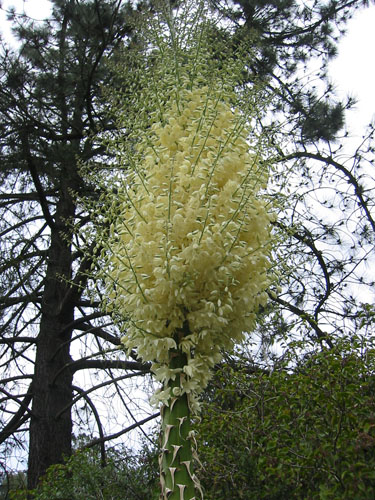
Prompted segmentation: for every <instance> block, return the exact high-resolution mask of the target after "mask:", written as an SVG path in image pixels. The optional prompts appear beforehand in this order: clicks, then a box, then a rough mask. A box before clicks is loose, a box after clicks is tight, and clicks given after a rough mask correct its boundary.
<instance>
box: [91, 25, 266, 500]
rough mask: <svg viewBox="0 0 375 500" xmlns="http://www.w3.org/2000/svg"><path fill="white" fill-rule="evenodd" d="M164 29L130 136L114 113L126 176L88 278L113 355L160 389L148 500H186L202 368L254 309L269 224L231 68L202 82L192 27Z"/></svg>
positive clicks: (206, 369) (261, 287)
mask: <svg viewBox="0 0 375 500" xmlns="http://www.w3.org/2000/svg"><path fill="white" fill-rule="evenodd" d="M169 21H170V19H169ZM168 23H169V22H168ZM168 23H167V25H168V26H169V27H170V23H169V24H168ZM191 26H193V24H192V25H191ZM175 28H176V26H175V25H174V27H173V30H174V31H173V37H172V35H171V37H172V42H171V43H169V42H170V40H169V39H168V35H166V41H165V40H164V38H163V36H162V37H159V38H158V39H157V43H159V44H161V45H162V46H161V47H160V58H159V65H158V64H156V63H153V64H154V66H152V67H151V66H147V65H146V66H145V70H147V71H149V73H147V75H148V76H147V78H146V77H144V78H143V82H144V86H145V90H143V89H141V90H140V92H139V95H138V101H137V102H138V108H137V109H138V110H139V111H140V112H139V116H141V118H142V119H141V118H140V121H139V123H138V122H137V123H136V124H135V126H134V129H133V131H132V127H131V124H130V126H129V124H128V123H126V125H124V124H123V120H126V116H127V115H126V109H125V110H124V112H123V113H122V112H119V119H118V121H119V126H120V127H122V128H126V129H127V132H128V133H127V139H126V141H127V142H126V141H125V140H124V141H123V142H122V141H121V139H120V141H118V140H117V142H116V141H115V142H114V148H115V150H116V152H117V159H118V161H119V164H120V165H126V166H127V170H126V171H125V173H124V174H123V175H122V176H121V175H120V176H119V178H117V181H116V196H115V197H113V203H112V204H111V203H108V200H107V205H108V206H109V209H108V210H109V213H110V215H109V216H108V217H107V218H108V219H110V220H111V221H112V224H111V228H110V232H109V236H108V235H106V237H105V238H103V240H102V241H101V242H100V245H101V246H102V247H103V249H104V252H102V255H104V263H102V268H101V275H102V277H104V281H105V283H106V294H105V295H106V306H107V309H108V310H110V311H111V312H113V313H114V315H115V316H116V317H117V318H119V319H120V323H121V325H122V327H123V328H124V334H123V337H122V344H123V346H124V348H125V350H126V351H128V352H136V354H137V356H138V357H139V358H140V359H142V360H143V361H145V362H151V363H152V370H153V372H154V374H155V378H156V380H157V381H159V382H160V383H161V387H160V389H158V390H157V391H156V393H155V394H154V395H153V397H152V403H153V404H155V405H160V406H161V410H162V411H161V413H162V437H161V448H162V455H161V458H160V465H161V484H162V498H163V499H167V498H168V499H169V500H175V499H176V500H192V499H194V498H195V493H196V492H197V491H200V488H199V482H198V480H197V478H196V476H195V475H194V471H193V455H194V438H193V436H192V434H191V431H190V415H191V414H196V413H198V411H199V394H200V393H201V392H202V391H203V390H204V388H205V387H206V386H207V383H208V381H209V379H210V377H211V371H212V368H213V367H214V365H215V364H216V363H218V362H219V361H220V360H221V358H222V354H223V352H224V351H227V350H231V349H232V348H233V346H234V345H235V344H236V343H238V342H240V341H241V340H242V339H243V336H244V332H251V331H252V330H253V329H254V327H255V321H256V315H257V311H258V308H259V306H260V305H265V303H266V300H267V293H266V290H267V288H268V287H269V284H270V277H269V274H268V273H269V269H270V265H271V263H270V252H271V233H270V227H271V226H270V222H271V220H272V218H273V215H272V211H271V207H270V203H269V200H267V198H266V197H265V196H264V192H265V189H266V187H267V180H268V176H269V167H268V166H267V164H266V163H265V162H264V161H263V159H262V155H261V148H260V147H259V145H258V144H252V143H251V141H250V139H249V138H250V136H252V135H254V134H252V133H251V132H252V130H251V116H249V113H247V112H244V110H243V109H239V108H238V107H236V106H237V104H236V103H237V102H238V99H237V94H236V91H235V90H236V89H235V86H236V84H237V83H238V80H236V76H237V74H240V72H241V61H240V59H239V58H238V57H237V58H236V59H233V60H229V59H228V61H227V62H226V63H225V64H224V63H221V64H222V65H223V64H224V65H223V66H222V68H221V69H220V71H219V72H217V74H216V73H215V72H213V73H210V72H209V70H207V69H205V68H204V64H205V61H207V60H208V55H207V54H206V55H205V53H204V47H203V45H204V44H203V42H202V40H203V37H202V36H201V31H200V29H197V26H195V28H194V29H196V33H198V35H197V36H199V40H197V41H196V46H195V45H194V37H190V38H189V41H188V43H187V42H186V40H185V42H186V46H187V45H188V46H189V48H188V49H187V48H186V47H185V46H184V47H183V45H184V41H183V38H181V37H180V39H179V43H180V45H179V46H178V36H177V35H178V29H175ZM171 30H172V28H171ZM159 31H160V30H159ZM159 31H158V33H159ZM176 33H177V35H176ZM185 33H188V31H185ZM155 36H156V35H155ZM157 36H159V35H157ZM176 40H177V41H176ZM176 44H177V45H176ZM197 47H198V48H199V50H197ZM192 53H195V54H196V59H194V58H191V54H192ZM171 61H172V62H171ZM150 67H151V69H150ZM172 67H173V69H171V68H172ZM223 68H224V69H223ZM225 68H226V69H225ZM232 70H233V71H232ZM153 71H154V73H153ZM215 75H216V76H215ZM152 80H153V81H152ZM156 81H157V82H158V84H156V83H155V82H156ZM150 82H151V83H150ZM152 85H153V86H152ZM149 87H150V88H152V91H151V92H149ZM160 89H162V92H161V90H160ZM130 99H131V102H133V101H136V99H135V98H133V96H130ZM143 103H146V104H143ZM147 106H148V107H147ZM136 115H137V113H136V112H134V113H133V114H132V115H131V116H132V117H136ZM142 120H144V121H142ZM143 124H145V126H143ZM109 197H110V196H109Z"/></svg>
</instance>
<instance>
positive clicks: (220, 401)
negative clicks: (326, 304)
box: [197, 339, 375, 500]
mask: <svg viewBox="0 0 375 500" xmlns="http://www.w3.org/2000/svg"><path fill="white" fill-rule="evenodd" d="M374 374H375V349H374V345H373V343H372V342H370V341H368V342H367V343H366V345H364V344H363V342H360V341H358V340H356V339H351V340H350V341H342V342H341V343H340V344H339V345H338V346H337V347H336V348H335V349H332V350H324V351H322V352H317V353H315V354H313V355H312V356H310V357H309V359H308V360H305V361H304V362H303V363H302V364H300V365H299V366H295V367H294V369H293V370H292V371H290V370H286V369H282V370H279V371H274V372H272V373H268V374H267V373H262V374H258V375H254V373H249V372H246V370H242V371H240V372H238V371H237V370H233V369H231V368H229V367H228V366H226V367H224V368H223V369H222V370H221V371H220V372H219V373H218V374H217V375H216V378H215V382H214V385H215V387H214V391H213V393H212V394H213V400H212V401H211V402H209V403H207V404H205V406H204V408H203V412H202V414H203V418H202V421H201V423H200V424H198V425H197V430H198V433H199V436H200V438H199V456H200V459H201V461H203V465H204V470H203V472H202V477H201V480H202V485H203V486H204V487H205V490H206V496H205V499H206V500H214V499H215V500H224V499H227V498H236V499H249V500H250V499H254V498H256V499H259V500H260V499H266V500H284V499H285V500H293V499H295V500H297V499H298V500H315V499H320V500H331V499H332V500H333V499H335V500H337V499H340V500H346V499H347V500H349V499H350V500H369V499H372V498H375V496H374V495H375V493H374V492H375V399H374V395H375V391H374V389H375V378H374ZM234 491H235V492H236V494H235V495H234V493H233V492H234Z"/></svg>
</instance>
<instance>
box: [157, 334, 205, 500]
mask: <svg viewBox="0 0 375 500" xmlns="http://www.w3.org/2000/svg"><path fill="white" fill-rule="evenodd" d="M186 326H187V325H186ZM186 333H187V329H186V327H185V331H184V330H182V331H181V332H176V337H179V336H181V335H186ZM169 357H170V362H169V368H170V369H171V370H174V371H179V373H177V374H176V377H175V378H171V379H169V381H168V382H167V384H166V386H167V390H169V391H170V394H171V398H170V400H169V404H168V406H167V405H164V406H163V408H162V429H161V430H162V432H161V455H160V457H159V465H160V478H161V486H162V498H163V500H164V499H168V500H184V499H188V500H190V499H193V498H195V487H196V486H197V487H198V488H199V483H198V481H197V479H196V476H195V475H194V473H193V449H192V446H193V443H192V439H191V438H192V436H191V430H190V409H189V401H188V395H187V394H186V393H184V394H181V385H182V384H181V382H182V380H181V378H182V377H183V375H182V370H183V368H184V366H186V364H187V356H186V354H185V353H184V352H182V351H181V350H180V349H171V350H170V352H169Z"/></svg>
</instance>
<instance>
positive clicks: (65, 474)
mask: <svg viewBox="0 0 375 500" xmlns="http://www.w3.org/2000/svg"><path fill="white" fill-rule="evenodd" d="M156 462H157V460H156V455H155V452H154V451H152V450H151V449H150V450H147V449H146V448H145V449H144V452H142V453H140V454H138V455H134V454H130V453H129V452H127V451H124V450H122V451H121V452H119V451H117V452H114V451H112V453H109V458H108V460H107V463H106V465H105V466H101V464H100V460H99V459H98V456H97V453H96V452H94V451H93V450H85V451H78V452H76V453H74V454H73V455H72V456H71V457H70V458H69V459H68V460H67V461H66V463H64V464H56V465H53V466H52V467H50V468H49V469H48V471H47V474H46V475H45V476H44V478H43V479H42V480H41V482H40V485H39V486H38V488H37V489H36V490H34V491H32V492H27V491H25V490H18V491H13V492H11V493H10V498H11V500H26V497H27V494H29V496H30V497H31V498H33V500H83V499H84V500H145V499H150V500H153V499H157V498H158V494H159V490H158V483H157V478H158V470H157V465H156Z"/></svg>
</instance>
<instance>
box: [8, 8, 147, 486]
mask: <svg viewBox="0 0 375 500" xmlns="http://www.w3.org/2000/svg"><path fill="white" fill-rule="evenodd" d="M133 15H134V13H133V11H132V8H131V7H130V6H129V5H128V4H125V3H123V2H113V1H112V2H96V1H93V2H75V1H56V2H54V6H53V13H52V18H51V19H49V20H48V21H46V22H44V23H41V24H38V23H34V22H33V21H31V20H29V19H21V20H19V17H17V16H14V22H15V23H18V21H19V24H18V26H16V28H15V32H16V34H17V36H18V38H19V41H20V48H19V49H17V50H11V49H8V48H6V47H3V54H2V59H1V74H2V81H1V89H0V113H1V130H0V135H1V163H2V168H1V176H2V178H1V185H2V192H1V210H2V215H1V259H2V261H1V271H2V274H1V276H2V279H1V289H2V293H1V310H2V327H1V348H2V351H1V355H2V360H3V364H2V368H3V375H2V377H3V388H2V394H3V400H2V401H3V412H2V414H3V417H2V418H3V419H4V420H3V425H4V427H3V430H2V432H1V441H2V442H4V441H5V440H7V439H8V438H9V437H11V438H12V437H13V441H10V442H13V443H17V442H18V443H19V444H22V441H21V439H22V440H24V437H23V436H24V435H23V433H22V432H21V431H22V430H23V429H24V428H25V424H26V425H29V428H30V436H29V464H28V481H29V486H30V487H33V486H35V484H36V482H37V480H38V478H39V477H40V475H41V474H43V473H44V472H45V470H46V468H47V467H48V466H49V465H51V464H53V463H57V462H60V461H61V460H62V458H63V455H67V456H68V455H70V453H71V438H72V416H71V408H72V406H73V404H75V403H76V402H77V400H81V401H84V402H85V404H86V405H88V406H89V407H91V410H92V414H93V415H94V417H95V418H96V423H97V425H98V426H99V434H103V430H102V428H101V423H100V419H99V416H98V414H97V412H96V411H95V407H94V406H93V403H92V401H91V399H90V395H89V393H88V392H87V391H85V390H84V388H80V387H79V383H80V382H77V383H76V384H77V387H76V386H75V385H74V383H73V377H74V375H75V374H76V373H77V372H78V370H83V369H106V370H107V371H106V375H105V377H106V380H104V381H102V380H100V382H92V383H93V385H100V383H103V384H104V386H106V384H107V385H108V383H109V380H110V383H111V384H112V383H113V384H114V385H113V390H114V391H117V390H120V389H119V388H120V386H119V385H118V382H119V381H120V380H122V379H124V378H129V377H132V374H133V371H134V370H136V372H135V373H140V372H141V373H142V372H144V371H145V368H144V367H143V366H142V365H141V364H140V363H136V362H130V363H127V362H125V363H123V362H118V360H117V359H116V360H115V361H111V359H110V358H107V359H106V361H105V362H103V356H102V353H103V351H104V350H105V349H108V348H113V347H116V346H117V345H118V344H119V339H118V338H117V336H116V335H115V334H114V333H113V331H112V330H111V329H110V328H109V329H105V327H104V325H105V320H103V321H101V322H100V319H101V318H102V317H103V316H104V315H103V313H102V312H101V311H100V310H98V309H95V303H91V302H90V300H89V297H88V296H87V294H86V293H85V288H86V286H87V278H85V270H87V269H88V267H89V266H90V265H91V261H90V258H89V257H88V256H87V255H88V254H87V253H86V254H85V255H84V254H83V252H82V251H81V250H80V248H78V250H76V249H73V247H72V243H73V238H74V234H75V233H76V229H77V228H79V229H80V230H81V229H82V228H83V227H84V225H85V224H87V222H88V220H87V218H86V215H85V213H84V212H83V211H82V208H80V206H79V203H78V201H77V197H78V196H90V197H95V189H94V188H93V186H91V185H87V184H85V183H84V181H83V179H82V177H81V175H80V172H79V164H80V163H79V162H80V161H86V160H88V159H93V158H99V156H101V161H104V150H103V147H101V146H99V145H98V144H97V143H96V142H95V134H97V133H98V132H99V131H102V130H107V129H110V128H111V127H113V124H111V123H110V121H108V119H107V118H106V117H105V106H104V101H103V99H102V98H101V92H100V86H101V85H102V84H103V83H105V82H108V80H109V79H110V78H111V73H110V70H109V68H108V65H107V64H106V60H107V58H108V57H110V55H111V54H112V53H113V51H114V50H115V48H116V47H117V46H118V45H119V44H120V43H121V44H124V42H125V41H126V39H129V37H130V36H131V34H132V29H131V28H130V26H129V23H128V21H129V20H130V19H131V17H132V16H133ZM80 245H81V248H83V247H84V246H85V242H84V241H80ZM95 321H96V323H95ZM98 321H99V322H98ZM72 350H73V351H74V352H75V353H77V354H75V360H73V358H72V357H71V352H72ZM117 368H121V369H125V370H133V371H131V372H130V373H126V374H124V373H122V374H119V372H118V371H117V372H116V371H115V372H112V371H111V370H112V369H117ZM116 384H117V385H116ZM91 390H92V388H90V391H91ZM20 432H21V434H18V433H20ZM19 435H20V436H22V437H21V438H20V439H19V438H17V436H19ZM8 442H9V440H8Z"/></svg>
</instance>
